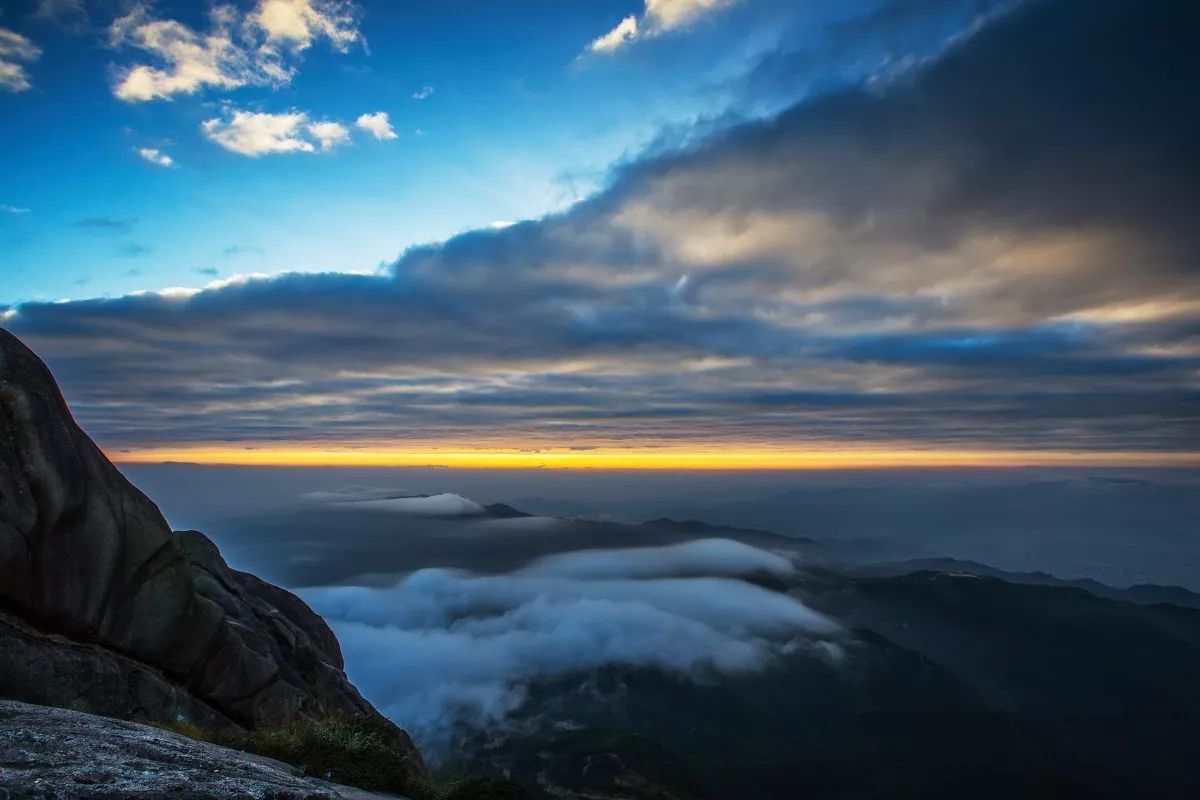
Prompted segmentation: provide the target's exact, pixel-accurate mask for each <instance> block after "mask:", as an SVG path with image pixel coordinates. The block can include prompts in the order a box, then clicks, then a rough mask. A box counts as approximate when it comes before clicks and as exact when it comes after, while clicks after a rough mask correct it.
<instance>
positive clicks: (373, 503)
mask: <svg viewBox="0 0 1200 800" xmlns="http://www.w3.org/2000/svg"><path fill="white" fill-rule="evenodd" d="M352 507H353V508H355V509H367V510H371V511H391V512H393V513H396V514H411V515H413V516H417V517H475V516H480V515H482V514H483V513H484V508H483V506H481V505H479V504H478V503H476V502H475V501H474V500H468V499H467V498H465V497H463V496H461V495H457V494H450V493H443V494H434V495H428V496H416V497H389V498H383V499H378V500H358V501H353V502H352Z"/></svg>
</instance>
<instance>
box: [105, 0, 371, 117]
mask: <svg viewBox="0 0 1200 800" xmlns="http://www.w3.org/2000/svg"><path fill="white" fill-rule="evenodd" d="M359 38H360V34H359V32H358V27H357V6H354V5H353V4H350V3H345V2H340V1H339V2H334V0H260V2H259V4H258V5H257V6H256V7H255V9H254V10H252V11H250V12H249V13H247V14H245V15H243V14H242V13H241V12H239V11H238V10H237V9H236V8H235V7H233V6H231V5H217V6H214V7H213V9H212V11H211V12H210V23H209V28H208V30H207V31H205V32H199V31H196V30H193V29H192V28H190V27H188V26H187V25H185V24H183V23H181V22H178V21H176V20H172V19H156V18H154V17H153V16H152V15H151V13H150V11H149V10H148V9H147V7H146V6H145V5H142V4H136V5H134V6H133V7H132V8H131V9H130V11H129V12H128V13H127V14H125V15H124V16H122V17H119V18H118V19H117V20H115V21H114V22H113V24H112V26H111V28H110V29H109V39H110V41H111V43H112V45H113V46H114V47H122V46H126V47H132V48H136V49H138V50H142V51H144V52H146V53H148V54H150V55H151V56H153V57H154V58H155V59H156V60H157V61H158V62H160V63H159V64H158V65H151V64H135V65H132V66H129V67H127V68H126V69H124V70H123V71H122V72H121V73H120V77H119V79H118V81H117V84H116V85H115V86H114V87H113V93H114V94H115V95H116V96H117V97H118V98H120V99H122V100H126V101H129V102H136V101H146V100H153V99H156V98H158V99H165V98H170V97H173V96H175V95H178V94H193V93H195V92H198V91H200V90H202V89H205V88H213V89H234V88H237V87H239V86H246V85H257V86H270V85H276V86H277V85H282V84H285V83H287V82H289V81H290V80H291V79H292V76H293V75H294V74H295V71H296V67H295V61H296V59H297V57H298V56H297V54H299V53H300V52H302V51H303V50H305V49H307V48H308V47H309V46H310V45H311V44H312V43H313V42H314V41H315V40H317V39H326V40H328V41H329V42H330V43H331V44H332V45H333V47H334V48H335V49H337V50H339V51H342V52H344V51H345V50H346V49H347V47H348V46H349V45H350V44H351V43H352V42H354V41H356V40H358V39H359Z"/></svg>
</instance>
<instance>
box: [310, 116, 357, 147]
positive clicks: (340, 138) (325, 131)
mask: <svg viewBox="0 0 1200 800" xmlns="http://www.w3.org/2000/svg"><path fill="white" fill-rule="evenodd" d="M308 132H309V134H310V135H311V136H312V137H313V138H314V139H316V140H317V144H318V146H319V147H320V148H321V150H332V149H333V148H335V147H337V146H338V145H339V144H345V143H346V142H348V141H350V131H349V130H347V129H346V126H345V125H343V124H341V123H340V122H329V121H323V122H312V123H309V125H308Z"/></svg>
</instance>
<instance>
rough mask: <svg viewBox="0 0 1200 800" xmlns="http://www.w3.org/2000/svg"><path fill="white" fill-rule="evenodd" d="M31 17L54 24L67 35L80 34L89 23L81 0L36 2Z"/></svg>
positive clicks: (43, 0) (41, 0)
mask: <svg viewBox="0 0 1200 800" xmlns="http://www.w3.org/2000/svg"><path fill="white" fill-rule="evenodd" d="M33 15H34V17H36V18H38V19H43V20H47V21H49V22H52V23H54V24H55V25H57V26H59V27H60V28H62V29H63V30H65V31H67V32H68V33H82V32H83V31H85V30H87V28H88V25H89V24H90V22H91V21H90V20H89V18H88V13H87V8H85V7H84V4H83V0H38V4H37V9H36V10H35V11H34V13H33Z"/></svg>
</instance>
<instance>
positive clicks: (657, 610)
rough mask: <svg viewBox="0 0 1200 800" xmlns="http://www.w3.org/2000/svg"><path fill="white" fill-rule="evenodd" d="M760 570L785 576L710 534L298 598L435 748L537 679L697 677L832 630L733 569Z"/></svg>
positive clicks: (391, 709)
mask: <svg viewBox="0 0 1200 800" xmlns="http://www.w3.org/2000/svg"><path fill="white" fill-rule="evenodd" d="M764 569H765V570H771V571H776V572H790V571H791V570H792V568H791V567H790V565H788V563H787V562H786V561H785V560H784V559H781V558H779V557H778V556H775V555H772V554H770V553H766V552H763V551H760V550H756V549H755V548H752V547H748V546H746V545H743V544H740V543H738V542H732V541H725V540H705V541H697V542H692V543H688V544H683V545H674V546H668V547H658V548H645V549H627V550H612V551H587V552H579V553H571V554H564V555H558V556H553V557H550V558H546V559H543V560H540V561H536V562H534V563H533V564H530V565H528V566H527V567H526V568H524V569H521V570H518V571H515V572H512V573H509V574H504V575H492V576H482V575H477V574H474V573H470V572H467V571H461V570H446V569H424V570H418V571H417V572H414V573H412V574H409V575H405V576H401V577H399V578H398V579H397V580H396V581H395V583H394V584H392V585H390V586H386V587H372V586H326V587H312V588H307V589H303V590H301V595H302V596H303V597H304V599H305V600H307V601H308V602H309V603H310V604H311V605H312V607H313V608H314V609H315V610H316V611H318V613H320V614H322V615H323V616H324V617H325V618H326V620H328V621H329V623H330V624H331V625H332V626H333V629H334V631H335V632H336V633H337V636H338V638H339V640H340V641H341V643H342V648H343V650H344V652H345V655H346V663H347V665H348V672H349V676H350V678H351V680H353V681H354V682H355V684H356V685H358V686H359V688H360V689H361V690H362V691H363V693H364V695H365V696H366V697H368V698H369V699H370V700H371V701H372V702H373V703H375V704H376V705H377V706H378V707H379V708H380V709H381V710H382V711H383V712H384V713H385V714H387V715H388V716H389V717H391V718H392V719H393V720H395V721H396V722H397V723H398V724H400V725H402V726H404V727H405V728H406V729H408V730H409V731H410V732H412V733H413V735H414V736H415V737H416V738H417V740H418V741H419V742H420V744H421V745H422V747H423V749H424V751H425V752H427V753H433V754H435V755H436V754H438V753H442V752H445V751H446V750H447V749H448V747H449V746H450V744H451V742H452V741H453V739H454V737H455V736H456V735H462V734H463V732H464V731H471V730H473V731H479V730H488V729H491V728H502V727H503V726H504V724H505V720H506V717H507V716H508V715H509V714H510V713H511V712H513V711H514V710H516V709H517V708H519V707H520V706H521V704H522V702H523V701H524V699H525V692H526V688H527V687H528V685H529V684H530V683H531V682H532V681H535V680H539V679H545V678H554V677H560V676H567V675H572V674H586V673H587V672H589V671H592V670H595V669H598V668H602V667H605V666H611V665H620V666H631V667H656V668H659V669H662V670H665V671H667V672H669V673H672V674H674V675H677V676H680V677H682V678H685V679H688V680H702V679H705V678H712V677H714V676H719V675H722V674H735V673H748V672H753V671H756V670H761V669H763V668H764V667H766V666H767V665H768V664H769V663H771V662H772V660H773V659H774V658H776V657H778V656H780V655H782V654H783V653H785V652H788V651H790V650H792V649H794V648H796V647H801V646H806V645H808V646H815V645H816V644H817V643H818V642H826V643H827V642H828V641H829V640H831V639H836V638H837V637H838V636H839V634H840V628H839V626H838V625H837V623H836V622H834V621H833V620H830V619H828V618H827V617H825V616H823V615H821V614H819V613H817V612H815V611H813V610H812V609H810V608H808V607H807V606H805V605H804V604H803V603H801V602H800V601H798V600H796V599H795V598H793V597H790V596H788V595H786V594H782V593H779V592H774V591H771V590H768V589H764V588H761V587H759V586H756V585H753V584H750V583H747V582H744V581H741V580H737V579H735V578H733V577H730V576H733V575H738V574H743V573H747V572H754V571H756V570H764ZM685 574H686V575H688V576H689V577H671V576H680V575H685ZM833 646H835V647H836V645H833ZM827 647H828V645H827Z"/></svg>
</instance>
